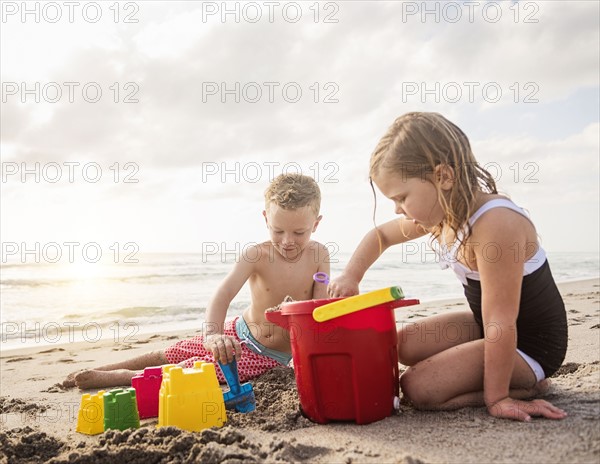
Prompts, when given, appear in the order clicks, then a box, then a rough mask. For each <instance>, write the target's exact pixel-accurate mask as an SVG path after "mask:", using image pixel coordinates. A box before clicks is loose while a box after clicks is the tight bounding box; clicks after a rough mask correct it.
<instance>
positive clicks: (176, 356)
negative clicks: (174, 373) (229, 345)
mask: <svg viewBox="0 0 600 464" xmlns="http://www.w3.org/2000/svg"><path fill="white" fill-rule="evenodd" d="M237 319H238V318H237V317H236V318H234V319H232V320H229V321H225V325H224V329H225V330H224V331H223V334H224V335H229V336H232V337H235V338H236V339H237V340H238V341H241V340H240V337H239V336H238V334H237V332H236V330H235V326H236V321H237ZM203 341H204V338H203V337H202V335H197V336H195V337H192V338H190V339H187V340H181V341H179V342H177V343H175V344H174V345H171V346H169V347H168V348H166V349H165V357H166V358H167V360H168V361H169V364H178V365H179V366H181V367H184V368H190V367H193V366H194V362H195V361H204V362H209V363H214V364H215V371H216V372H217V377H218V379H219V382H220V383H226V382H225V377H224V376H223V373H222V372H221V369H219V368H218V363H216V362H215V358H214V356H213V355H212V353H211V352H210V351H207V350H206V349H205V348H204V346H203V344H202V342H203ZM237 365H238V373H239V375H240V382H246V381H248V380H250V379H253V378H256V377H258V376H260V375H262V374H264V373H265V372H267V371H268V370H270V369H273V368H274V367H277V366H281V365H282V364H281V363H279V362H277V361H275V360H274V359H272V358H269V357H268V356H264V355H262V354H258V353H255V352H254V351H252V350H251V349H250V348H248V346H247V345H246V343H242V356H241V358H240V360H239V361H238V362H237Z"/></svg>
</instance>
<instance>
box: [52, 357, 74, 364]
mask: <svg viewBox="0 0 600 464" xmlns="http://www.w3.org/2000/svg"><path fill="white" fill-rule="evenodd" d="M56 362H59V363H73V362H75V360H74V359H71V358H62V359H59V360H58V361H56Z"/></svg>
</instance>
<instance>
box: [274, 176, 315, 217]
mask: <svg viewBox="0 0 600 464" xmlns="http://www.w3.org/2000/svg"><path fill="white" fill-rule="evenodd" d="M271 204H275V205H277V206H279V207H280V208H282V209H292V210H293V209H298V208H302V207H304V206H310V208H311V209H312V210H313V212H314V213H315V215H316V216H318V215H319V210H320V209H321V190H320V189H319V185H318V184H317V183H316V182H315V180H314V179H313V178H312V177H309V176H305V175H303V174H296V173H293V174H281V175H279V176H277V177H276V178H275V179H273V182H271V184H270V185H269V187H268V188H267V190H266V191H265V209H266V210H268V209H269V206H270V205H271Z"/></svg>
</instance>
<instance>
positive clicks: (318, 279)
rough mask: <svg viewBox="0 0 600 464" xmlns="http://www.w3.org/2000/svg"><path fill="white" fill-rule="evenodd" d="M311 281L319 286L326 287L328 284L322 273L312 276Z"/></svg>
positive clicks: (325, 276)
mask: <svg viewBox="0 0 600 464" xmlns="http://www.w3.org/2000/svg"><path fill="white" fill-rule="evenodd" d="M313 280H314V281H315V282H318V283H320V284H325V285H327V284H328V283H329V276H328V275H327V274H326V273H324V272H317V273H315V275H313Z"/></svg>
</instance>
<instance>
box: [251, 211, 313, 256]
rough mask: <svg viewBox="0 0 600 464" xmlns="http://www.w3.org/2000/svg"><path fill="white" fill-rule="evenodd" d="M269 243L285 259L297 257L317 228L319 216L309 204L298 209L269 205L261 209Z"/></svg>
mask: <svg viewBox="0 0 600 464" xmlns="http://www.w3.org/2000/svg"><path fill="white" fill-rule="evenodd" d="M263 216H264V217H265V220H266V222H267V227H268V228H269V233H270V235H271V243H273V246H274V247H275V249H276V250H277V251H278V252H279V253H280V254H281V256H283V257H284V258H285V259H289V260H293V259H295V258H297V257H298V256H299V255H300V254H301V253H302V251H303V250H304V248H306V245H308V243H309V242H310V236H311V234H312V233H313V232H314V231H315V230H316V229H317V225H319V221H320V220H321V216H319V217H317V216H316V215H315V213H314V211H313V210H312V208H311V207H310V206H303V207H302V208H298V209H283V208H280V207H279V206H277V205H270V206H269V208H268V210H266V211H263Z"/></svg>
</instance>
